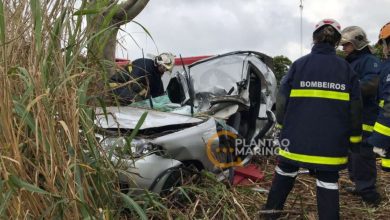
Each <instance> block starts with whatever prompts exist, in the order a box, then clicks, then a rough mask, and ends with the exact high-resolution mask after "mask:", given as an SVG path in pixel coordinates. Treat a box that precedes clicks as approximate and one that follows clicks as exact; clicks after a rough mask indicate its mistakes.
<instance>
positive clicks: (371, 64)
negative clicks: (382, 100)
mask: <svg viewBox="0 0 390 220" xmlns="http://www.w3.org/2000/svg"><path fill="white" fill-rule="evenodd" d="M379 64H380V61H379V60H378V59H377V58H376V57H374V56H369V57H367V59H366V60H365V61H364V62H363V63H362V66H361V67H360V68H361V70H362V71H363V73H362V78H361V79H360V90H361V92H362V96H363V97H367V96H376V94H377V91H378V85H379V72H380V65H379Z"/></svg>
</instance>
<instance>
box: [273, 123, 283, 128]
mask: <svg viewBox="0 0 390 220" xmlns="http://www.w3.org/2000/svg"><path fill="white" fill-rule="evenodd" d="M275 128H277V129H282V128H283V125H281V124H278V123H276V125H275Z"/></svg>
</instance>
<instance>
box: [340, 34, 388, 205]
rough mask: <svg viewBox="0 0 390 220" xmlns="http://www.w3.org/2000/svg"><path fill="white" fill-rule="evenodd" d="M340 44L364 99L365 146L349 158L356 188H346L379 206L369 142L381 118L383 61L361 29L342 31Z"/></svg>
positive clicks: (372, 155)
mask: <svg viewBox="0 0 390 220" xmlns="http://www.w3.org/2000/svg"><path fill="white" fill-rule="evenodd" d="M341 34H342V38H341V42H340V44H341V45H342V46H343V51H344V52H345V53H346V55H347V57H346V60H347V61H348V62H349V63H350V64H351V66H352V68H353V69H354V70H355V72H356V73H357V74H358V76H359V80H360V90H361V93H362V99H363V125H362V127H363V142H362V147H361V148H360V152H351V153H350V155H349V164H348V169H349V175H350V179H351V180H352V181H353V182H354V183H355V187H346V190H347V191H348V192H350V193H353V194H356V195H359V196H361V198H362V200H363V201H364V202H366V203H368V204H371V205H378V204H379V203H380V200H381V197H380V195H379V193H378V192H377V190H376V186H375V185H376V175H377V172H376V159H375V154H374V153H373V151H372V146H371V145H370V144H368V143H367V141H366V139H367V138H368V137H369V136H370V135H371V134H372V131H373V126H374V123H375V119H376V117H377V115H378V104H377V101H376V95H377V90H378V84H379V72H380V61H379V59H378V58H377V57H376V56H374V55H373V54H372V52H371V48H370V46H369V41H368V40H367V37H366V33H365V32H364V31H363V29H362V28H360V27H358V26H349V27H346V28H345V29H343V30H342V32H341Z"/></svg>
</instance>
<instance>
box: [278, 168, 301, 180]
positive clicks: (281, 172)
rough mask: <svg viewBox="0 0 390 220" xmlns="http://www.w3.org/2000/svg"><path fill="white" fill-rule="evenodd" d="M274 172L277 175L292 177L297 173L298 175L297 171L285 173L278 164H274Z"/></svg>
mask: <svg viewBox="0 0 390 220" xmlns="http://www.w3.org/2000/svg"><path fill="white" fill-rule="evenodd" d="M275 172H276V173H277V174H279V175H282V176H288V177H292V178H295V177H296V176H297V175H298V171H296V172H292V173H286V172H284V171H283V170H282V169H280V167H279V166H276V167H275Z"/></svg>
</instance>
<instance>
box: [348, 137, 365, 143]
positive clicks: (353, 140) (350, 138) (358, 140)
mask: <svg viewBox="0 0 390 220" xmlns="http://www.w3.org/2000/svg"><path fill="white" fill-rule="evenodd" d="M349 141H350V142H351V143H360V142H362V136H361V135H360V136H351V137H349Z"/></svg>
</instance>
